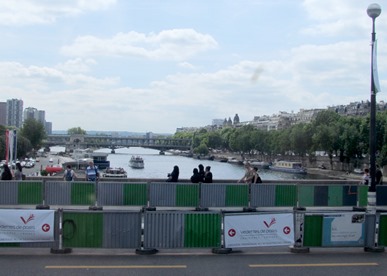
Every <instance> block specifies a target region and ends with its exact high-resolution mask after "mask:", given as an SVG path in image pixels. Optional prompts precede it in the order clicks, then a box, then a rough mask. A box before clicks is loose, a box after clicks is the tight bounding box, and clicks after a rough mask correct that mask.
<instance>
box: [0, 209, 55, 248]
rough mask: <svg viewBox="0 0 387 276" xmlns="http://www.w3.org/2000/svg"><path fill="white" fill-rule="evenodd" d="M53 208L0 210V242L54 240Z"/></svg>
mask: <svg viewBox="0 0 387 276" xmlns="http://www.w3.org/2000/svg"><path fill="white" fill-rule="evenodd" d="M54 214H55V211H54V210H0V243H3V242H7V243H9V242H49V241H54Z"/></svg>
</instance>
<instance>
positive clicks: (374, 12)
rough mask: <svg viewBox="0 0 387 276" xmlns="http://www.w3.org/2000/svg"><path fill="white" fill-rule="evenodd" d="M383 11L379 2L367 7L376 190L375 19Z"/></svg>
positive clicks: (372, 173)
mask: <svg viewBox="0 0 387 276" xmlns="http://www.w3.org/2000/svg"><path fill="white" fill-rule="evenodd" d="M381 12H382V9H381V7H380V6H379V5H378V4H371V5H369V6H368V8H367V14H368V16H369V17H371V18H372V49H371V113H370V180H371V187H370V191H371V192H375V191H376V188H375V185H376V183H375V174H376V92H377V91H376V85H375V80H374V58H376V57H374V54H375V52H374V47H375V19H376V17H378V16H379V15H380V13H381Z"/></svg>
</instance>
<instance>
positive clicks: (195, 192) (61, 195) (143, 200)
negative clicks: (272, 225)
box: [0, 180, 387, 210]
mask: <svg viewBox="0 0 387 276" xmlns="http://www.w3.org/2000/svg"><path fill="white" fill-rule="evenodd" d="M367 194H368V187H367V186H363V185H350V184H346V185H338V184H317V185H316V184H308V183H281V184H250V185H246V184H240V183H198V184H196V183H170V182H160V183H157V182H149V183H144V182H139V183H133V182H130V183H129V182H113V181H112V182H85V181H79V182H78V181H75V182H65V181H50V180H47V181H46V180H44V181H0V205H6V206H9V205H17V206H19V205H37V204H43V205H44V207H47V208H49V205H54V206H58V207H65V206H94V207H96V208H95V210H97V209H101V208H102V207H103V206H139V207H144V206H148V207H149V206H151V207H154V208H157V207H193V208H196V209H198V210H202V208H207V209H208V208H223V207H241V208H250V209H254V208H259V207H349V206H353V207H366V206H367ZM376 201H377V205H383V204H384V205H387V186H386V187H385V186H378V187H377V199H376ZM97 207H98V208H97Z"/></svg>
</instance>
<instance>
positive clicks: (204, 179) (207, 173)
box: [167, 164, 212, 183]
mask: <svg viewBox="0 0 387 276" xmlns="http://www.w3.org/2000/svg"><path fill="white" fill-rule="evenodd" d="M178 181H179V166H174V167H173V170H172V172H171V173H169V174H168V179H167V182H178ZM191 182H192V183H212V172H211V167H210V166H207V167H206V168H205V169H204V166H203V165H202V164H199V166H198V168H194V169H193V175H192V176H191Z"/></svg>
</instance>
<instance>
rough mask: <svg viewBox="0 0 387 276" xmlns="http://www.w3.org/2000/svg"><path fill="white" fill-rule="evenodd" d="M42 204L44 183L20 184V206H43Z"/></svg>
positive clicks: (23, 182) (24, 182)
mask: <svg viewBox="0 0 387 276" xmlns="http://www.w3.org/2000/svg"><path fill="white" fill-rule="evenodd" d="M42 202H43V183H42V182H40V181H39V182H29V181H21V182H19V183H18V204H41V203H42Z"/></svg>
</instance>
